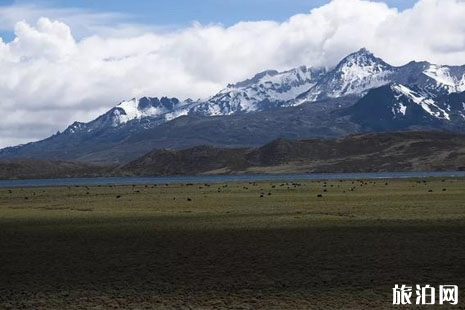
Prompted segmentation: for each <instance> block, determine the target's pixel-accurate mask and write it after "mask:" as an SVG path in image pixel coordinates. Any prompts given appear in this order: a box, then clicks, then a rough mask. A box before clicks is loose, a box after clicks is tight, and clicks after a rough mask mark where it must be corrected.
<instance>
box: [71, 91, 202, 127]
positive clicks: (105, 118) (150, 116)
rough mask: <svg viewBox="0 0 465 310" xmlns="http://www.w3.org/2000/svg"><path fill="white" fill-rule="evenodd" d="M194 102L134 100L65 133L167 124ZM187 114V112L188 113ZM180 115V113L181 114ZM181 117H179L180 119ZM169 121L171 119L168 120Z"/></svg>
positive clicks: (172, 99)
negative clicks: (137, 124) (139, 124)
mask: <svg viewBox="0 0 465 310" xmlns="http://www.w3.org/2000/svg"><path fill="white" fill-rule="evenodd" d="M193 103H194V102H193V101H192V100H189V99H188V100H186V101H183V102H181V101H179V99H177V98H167V97H162V98H160V99H159V98H150V97H142V98H139V99H137V98H133V99H131V100H127V101H122V102H121V103H119V104H118V105H117V106H115V107H113V108H112V109H110V110H109V111H108V112H106V113H105V114H102V115H101V116H99V117H98V118H96V119H95V120H93V121H91V122H89V123H81V122H74V123H73V124H72V125H71V126H69V127H68V128H67V129H66V130H65V131H64V133H71V134H73V133H76V132H83V131H85V132H91V131H96V130H102V129H105V128H116V127H119V126H122V125H125V124H126V123H128V122H133V121H139V122H140V121H150V122H152V123H153V124H152V125H154V124H155V123H156V124H159V123H162V122H165V121H166V120H167V118H168V116H169V115H170V116H171V117H173V116H175V115H176V113H175V111H177V112H181V111H183V109H184V110H186V111H188V109H189V107H190V106H191V105H192V104H193ZM186 113H187V112H186ZM179 114H180V113H179ZM178 116H180V115H177V116H176V117H178ZM173 118H174V117H173ZM168 120H169V119H168Z"/></svg>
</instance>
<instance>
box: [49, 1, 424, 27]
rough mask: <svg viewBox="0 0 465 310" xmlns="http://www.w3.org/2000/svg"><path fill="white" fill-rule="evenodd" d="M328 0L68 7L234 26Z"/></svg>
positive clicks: (81, 4)
mask: <svg viewBox="0 0 465 310" xmlns="http://www.w3.org/2000/svg"><path fill="white" fill-rule="evenodd" d="M63 2H65V1H56V0H55V1H49V2H48V3H49V4H50V5H52V6H63ZM328 2H329V1H327V0H156V1H127V0H114V1H110V0H78V1H76V0H71V1H66V4H67V6H74V7H81V8H86V9H90V10H94V11H113V12H120V13H126V14H131V15H134V16H136V17H137V19H138V21H140V22H143V23H150V24H152V23H153V24H162V25H163V24H186V23H190V22H192V21H193V20H196V21H199V22H201V23H210V22H214V23H223V24H225V25H231V24H234V23H236V22H238V21H247V20H263V19H265V20H277V21H282V20H285V19H287V18H288V17H290V16H292V15H295V14H298V13H307V12H308V11H309V10H310V9H312V8H314V7H319V6H321V5H323V4H325V3H328ZM384 2H386V3H388V4H389V5H390V6H395V7H398V8H400V9H405V8H408V7H410V6H412V5H413V4H414V3H415V0H387V1H384Z"/></svg>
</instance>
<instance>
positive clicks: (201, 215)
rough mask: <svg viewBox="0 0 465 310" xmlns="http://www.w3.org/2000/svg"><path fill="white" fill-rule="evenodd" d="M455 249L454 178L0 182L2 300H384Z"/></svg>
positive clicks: (296, 303) (429, 278) (197, 303)
mask: <svg viewBox="0 0 465 310" xmlns="http://www.w3.org/2000/svg"><path fill="white" fill-rule="evenodd" d="M318 195H322V197H318ZM261 196H262V197H261ZM464 259H465V179H460V178H456V179H454V178H449V179H425V180H420V179H418V180H417V179H413V180H376V181H375V180H367V181H347V180H346V181H328V182H324V181H313V182H312V181H305V182H296V184H293V183H281V182H260V183H256V184H250V183H227V184H190V185H189V184H170V185H158V186H154V185H147V186H145V185H136V186H133V185H126V186H111V187H110V186H92V187H85V186H80V187H44V188H12V189H7V188H3V189H0V308H1V309H10V308H11V309H18V308H20V309H89V308H91V309H128V308H129V309H390V308H392V306H391V304H392V288H393V286H394V284H408V285H415V284H431V285H433V286H436V287H437V286H438V285H440V284H455V285H458V286H459V287H460V288H461V290H460V295H459V298H460V297H462V295H463V292H464V291H463V288H465V262H464ZM463 296H465V295H463ZM463 298H465V297H463ZM459 302H460V303H459V306H456V307H455V309H457V308H460V307H464V306H461V305H463V304H465V303H463V302H462V300H459ZM397 308H399V307H397ZM407 308H408V307H407ZM446 308H447V307H441V309H446Z"/></svg>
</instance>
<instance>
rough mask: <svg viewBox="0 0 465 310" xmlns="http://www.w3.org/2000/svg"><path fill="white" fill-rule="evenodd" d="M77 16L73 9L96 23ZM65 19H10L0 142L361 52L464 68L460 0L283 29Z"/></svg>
mask: <svg viewBox="0 0 465 310" xmlns="http://www.w3.org/2000/svg"><path fill="white" fill-rule="evenodd" d="M37 10H38V9H37V8H35V11H34V12H35V13H34V14H36V13H37ZM49 11H50V10H49ZM3 14H4V16H5V14H6V13H3ZM34 14H33V16H36V15H34ZM74 14H77V13H76V12H74ZM86 14H87V13H85V12H82V11H79V12H78V15H80V16H88V18H87V21H88V22H89V25H90V24H93V25H96V24H97V23H93V22H92V21H93V20H95V18H96V17H95V16H94V15H86ZM55 15H56V14H55ZM65 15H66V19H59V20H60V21H56V20H53V19H52V20H51V19H49V18H39V19H38V20H37V22H36V23H35V22H34V23H35V24H33V23H31V22H30V21H29V22H28V21H21V20H20V21H17V22H16V23H15V28H14V29H15V35H16V37H15V39H14V40H13V41H12V42H8V43H5V42H3V41H0V71H1V72H2V74H1V75H0V98H2V99H0V110H1V111H4V113H5V114H6V115H7V121H3V122H2V124H0V146H5V145H8V144H11V143H16V142H24V141H27V140H33V139H38V138H43V137H44V136H46V135H48V134H50V133H53V132H55V131H56V130H58V129H63V128H64V127H66V125H68V124H69V123H70V122H72V121H73V120H80V121H88V120H90V119H92V118H94V117H96V116H97V115H98V114H99V113H102V112H103V111H104V110H106V109H108V108H110V107H111V106H113V105H114V104H116V103H117V102H118V101H121V100H123V99H126V98H131V97H137V96H143V95H147V96H164V95H166V96H176V97H180V98H187V97H192V98H198V97H207V96H209V95H212V94H214V93H215V92H216V91H218V90H219V89H221V88H222V87H223V86H224V85H226V84H227V83H230V82H236V81H239V80H242V79H244V78H247V77H249V76H251V75H253V74H255V73H256V72H259V71H262V70H266V69H278V70H283V69H288V68H291V67H295V66H299V65H301V64H306V65H313V66H333V65H335V64H336V62H337V61H338V60H340V59H341V58H342V57H344V56H345V55H347V54H348V53H350V52H353V51H355V50H357V49H359V48H360V47H367V48H368V49H370V50H371V51H373V52H374V53H375V54H377V55H378V56H380V57H382V58H384V59H385V60H386V61H388V62H390V63H392V64H395V65H400V64H403V63H406V62H408V61H410V60H429V61H432V62H435V63H442V64H461V63H465V23H463V16H465V2H464V1H462V0H420V1H419V2H418V3H417V4H416V5H415V6H414V7H413V8H412V9H408V10H405V11H402V12H399V11H398V10H397V9H392V8H389V7H388V6H387V5H386V4H384V3H379V2H370V1H363V0H334V1H332V2H331V3H329V4H327V5H324V6H322V7H320V8H317V9H314V10H312V11H311V12H310V13H308V14H299V15H296V16H293V17H291V18H290V19H289V20H287V21H285V22H282V23H278V22H273V21H261V22H242V23H238V24H236V25H233V26H231V27H224V26H222V25H200V24H194V25H192V26H191V27H189V28H186V29H178V30H176V31H171V32H166V31H163V32H158V31H148V30H147V29H150V27H147V28H140V27H139V26H138V25H136V26H134V25H126V26H124V25H119V30H118V32H119V35H118V36H115V35H114V34H115V33H114V32H113V31H106V30H105V29H108V27H106V26H102V24H101V23H100V24H99V27H101V28H100V30H102V29H104V31H97V32H96V33H97V34H95V35H85V36H79V35H78V36H73V34H74V26H73V25H76V23H77V22H76V18H75V17H73V11H71V12H67V13H66V14H65ZM1 16H2V10H0V17H1ZM7 16H9V18H10V19H9V20H12V19H13V17H14V16H16V15H14V14H13V13H11V12H10V13H9V15H7ZM12 16H13V17H12ZM89 16H90V17H89ZM1 19H2V18H0V20H1ZM63 20H65V21H69V22H66V23H65V22H63ZM85 22H86V19H84V23H85ZM68 24H69V25H71V28H70V26H69V25H68ZM76 27H79V26H76ZM141 29H143V30H141ZM136 33H137V34H136ZM121 34H123V35H121ZM11 128H23V129H21V130H12V129H11ZM34 128H37V130H34Z"/></svg>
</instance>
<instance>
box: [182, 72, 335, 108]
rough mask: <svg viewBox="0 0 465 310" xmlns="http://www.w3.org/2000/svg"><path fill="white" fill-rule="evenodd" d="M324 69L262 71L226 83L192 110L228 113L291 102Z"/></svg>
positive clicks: (284, 105) (319, 75) (316, 79)
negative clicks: (216, 92)
mask: <svg viewBox="0 0 465 310" xmlns="http://www.w3.org/2000/svg"><path fill="white" fill-rule="evenodd" d="M325 73H326V70H325V69H321V68H316V69H315V68H308V67H305V66H302V67H299V68H296V69H292V70H289V71H285V72H277V71H265V72H261V73H259V74H257V75H255V76H254V77H253V78H251V79H248V80H245V81H243V82H239V83H236V84H233V85H228V87H227V88H225V89H223V90H222V91H220V92H219V93H218V94H216V95H214V96H213V97H211V98H210V99H208V100H207V101H206V102H205V103H202V104H199V105H197V106H195V107H194V108H193V109H192V111H191V113H197V114H202V115H207V116H211V115H231V114H236V113H248V112H256V111H263V110H268V109H273V108H277V107H286V106H290V105H292V100H293V99H294V98H296V97H297V96H298V95H299V94H301V93H302V92H304V91H306V90H307V89H309V88H311V87H313V86H314V85H315V84H316V83H317V81H318V80H319V79H321V77H322V76H324V74H325Z"/></svg>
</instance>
